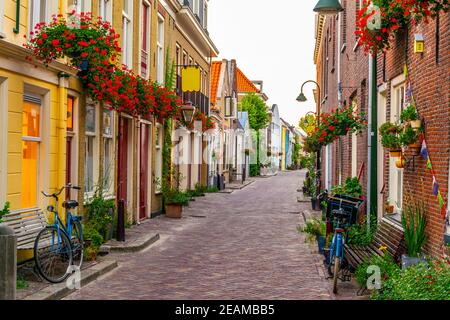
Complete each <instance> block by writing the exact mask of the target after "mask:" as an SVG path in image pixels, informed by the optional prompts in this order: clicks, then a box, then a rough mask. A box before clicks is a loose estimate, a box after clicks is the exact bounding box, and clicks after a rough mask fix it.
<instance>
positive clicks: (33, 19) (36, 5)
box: [28, 0, 49, 32]
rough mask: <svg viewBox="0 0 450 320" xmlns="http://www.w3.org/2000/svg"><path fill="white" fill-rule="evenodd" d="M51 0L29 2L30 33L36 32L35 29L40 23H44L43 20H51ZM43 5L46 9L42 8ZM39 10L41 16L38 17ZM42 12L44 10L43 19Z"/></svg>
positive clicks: (31, 0)
mask: <svg viewBox="0 0 450 320" xmlns="http://www.w3.org/2000/svg"><path fill="white" fill-rule="evenodd" d="M48 1H49V0H30V1H29V6H30V8H29V10H28V32H31V31H33V30H34V27H35V26H36V25H37V24H38V23H39V22H43V20H45V21H48V18H49V6H48ZM42 5H43V6H44V7H42ZM37 9H39V14H38V15H36V11H37ZM42 10H44V12H43V14H44V16H43V17H42V16H41V14H42V12H41V11H42Z"/></svg>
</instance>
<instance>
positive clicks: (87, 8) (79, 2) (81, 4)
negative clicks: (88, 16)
mask: <svg viewBox="0 0 450 320" xmlns="http://www.w3.org/2000/svg"><path fill="white" fill-rule="evenodd" d="M73 3H74V4H73V5H70V6H69V7H68V8H67V9H68V10H67V12H69V13H70V12H72V11H73V10H75V12H77V13H81V12H91V11H92V0H73Z"/></svg>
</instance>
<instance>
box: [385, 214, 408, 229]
mask: <svg viewBox="0 0 450 320" xmlns="http://www.w3.org/2000/svg"><path fill="white" fill-rule="evenodd" d="M397 215H399V214H398V213H397V214H392V215H391V214H385V215H384V216H383V218H382V221H383V222H386V223H389V224H390V225H391V226H393V227H395V228H397V229H398V230H401V231H403V226H402V223H401V221H400V220H397V219H396V218H394V217H395V216H397Z"/></svg>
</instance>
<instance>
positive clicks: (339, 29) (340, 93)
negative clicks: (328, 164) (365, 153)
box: [336, 1, 347, 185]
mask: <svg viewBox="0 0 450 320" xmlns="http://www.w3.org/2000/svg"><path fill="white" fill-rule="evenodd" d="M341 2H342V1H341ZM344 10H347V8H345V9H344ZM342 19H343V17H342V12H339V14H338V31H337V43H338V45H337V46H336V50H337V53H336V54H337V83H338V90H337V91H338V108H339V109H341V108H342V83H341V81H342V78H341V41H342V40H341V39H342V27H341V26H342ZM342 147H343V145H342V138H341V137H339V140H338V148H337V150H338V152H337V154H336V156H337V157H338V159H337V160H338V163H339V167H338V170H339V172H338V183H339V184H340V185H341V184H342V157H341V155H342Z"/></svg>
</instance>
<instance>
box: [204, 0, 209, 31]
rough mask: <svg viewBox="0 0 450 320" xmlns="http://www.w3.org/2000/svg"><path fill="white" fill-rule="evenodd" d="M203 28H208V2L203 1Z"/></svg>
mask: <svg viewBox="0 0 450 320" xmlns="http://www.w3.org/2000/svg"><path fill="white" fill-rule="evenodd" d="M203 28H204V29H208V2H207V1H206V0H205V1H204V2H203Z"/></svg>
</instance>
